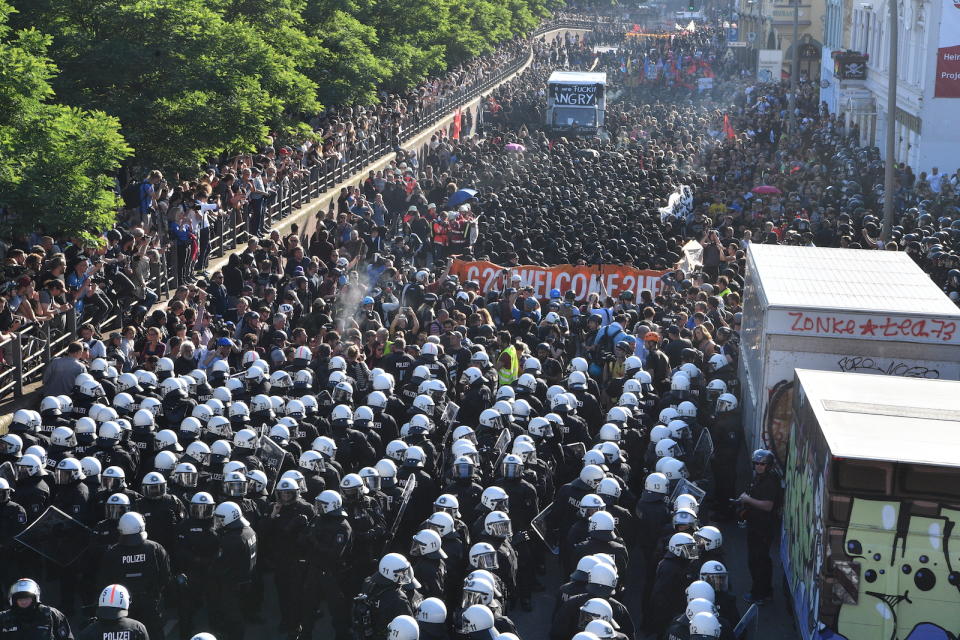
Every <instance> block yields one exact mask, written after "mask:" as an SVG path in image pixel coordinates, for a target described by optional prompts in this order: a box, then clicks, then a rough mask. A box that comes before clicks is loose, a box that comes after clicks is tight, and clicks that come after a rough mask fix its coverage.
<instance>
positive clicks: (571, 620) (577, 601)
mask: <svg viewBox="0 0 960 640" xmlns="http://www.w3.org/2000/svg"><path fill="white" fill-rule="evenodd" d="M595 588H596V587H593V586H591V587H590V590H589V591H587V592H586V593H581V594H580V595H576V596H574V597H572V598H570V599H569V600H567V601H566V602H564V603H563V604H561V605H560V607H559V609H558V610H557V614H556V615H555V616H554V618H553V624H552V625H551V627H550V640H567V639H568V638H570V637H572V636H573V635H574V634H575V633H577V632H578V631H582V629H580V628H579V625H578V623H579V621H580V607H582V606H583V605H584V604H585V603H586V602H587V600H590V599H591V598H603V599H605V600H606V601H607V602H609V603H610V607H611V608H612V609H613V619H614V621H615V622H616V623H617V624H618V625H619V631H620V633H622V634H624V635H625V636H626V637H627V638H628V639H629V640H632V639H633V637H634V625H633V618H632V617H631V616H630V612H629V611H627V608H626V607H625V606H624V605H623V604H622V603H621V602H620V601H619V600H617V599H615V598H614V597H613V596H612V595H603V594H598V593H595V592H594V593H591V591H593V590H594V589H595ZM608 591H609V590H608Z"/></svg>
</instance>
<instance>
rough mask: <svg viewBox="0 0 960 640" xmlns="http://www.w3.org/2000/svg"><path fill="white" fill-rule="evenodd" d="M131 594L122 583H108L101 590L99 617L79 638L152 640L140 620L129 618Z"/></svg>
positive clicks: (83, 639)
mask: <svg viewBox="0 0 960 640" xmlns="http://www.w3.org/2000/svg"><path fill="white" fill-rule="evenodd" d="M130 600H131V596H130V592H129V591H128V590H127V588H126V587H125V586H123V585H121V584H111V585H108V586H107V587H105V588H104V589H103V591H101V592H100V599H99V604H98V606H97V617H96V618H94V619H93V620H92V621H91V622H90V624H88V625H87V626H86V627H84V628H83V630H82V631H81V632H80V634H79V635H78V636H77V640H106V639H109V638H123V639H124V640H150V638H151V634H149V633H148V632H147V628H146V627H145V626H144V625H143V624H142V623H141V622H139V621H138V620H134V619H133V618H129V617H127V616H128V611H129V609H130V606H131V602H130Z"/></svg>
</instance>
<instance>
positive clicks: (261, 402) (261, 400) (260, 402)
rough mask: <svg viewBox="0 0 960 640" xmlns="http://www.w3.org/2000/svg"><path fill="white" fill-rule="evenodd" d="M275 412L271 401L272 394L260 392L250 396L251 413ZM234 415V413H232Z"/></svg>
mask: <svg viewBox="0 0 960 640" xmlns="http://www.w3.org/2000/svg"><path fill="white" fill-rule="evenodd" d="M272 412H273V403H272V402H271V401H270V396H268V395H267V394H265V393H258V394H257V395H255V396H253V397H252V398H250V413H272ZM231 417H233V414H231Z"/></svg>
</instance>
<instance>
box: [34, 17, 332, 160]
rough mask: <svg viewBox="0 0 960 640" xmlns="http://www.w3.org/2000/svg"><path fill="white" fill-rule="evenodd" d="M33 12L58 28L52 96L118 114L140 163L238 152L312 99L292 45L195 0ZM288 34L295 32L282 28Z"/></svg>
mask: <svg viewBox="0 0 960 640" xmlns="http://www.w3.org/2000/svg"><path fill="white" fill-rule="evenodd" d="M47 6H48V7H49V9H48V10H47V11H46V12H44V13H43V14H42V15H40V16H38V18H37V19H38V22H40V23H41V24H44V25H46V26H47V28H48V30H49V31H50V32H51V33H56V34H57V36H56V38H55V40H54V44H53V49H52V50H53V52H54V59H55V60H56V61H57V63H58V64H59V65H60V67H61V69H62V70H63V73H62V74H61V75H60V76H59V77H58V79H57V81H56V82H55V85H54V86H55V88H56V89H57V93H58V95H60V96H61V97H62V98H63V99H65V100H67V101H68V102H69V103H71V104H74V105H77V106H81V107H93V106H97V107H100V108H102V109H103V110H104V111H106V112H107V113H109V114H111V115H114V116H116V117H117V118H119V120H120V122H121V125H122V130H123V133H124V135H125V136H126V138H127V140H128V141H129V142H130V143H131V144H132V145H133V147H134V148H135V149H136V159H137V161H138V162H139V163H140V164H142V165H148V166H164V167H170V168H176V169H190V168H193V169H195V168H196V167H197V165H198V164H200V163H202V162H203V161H204V160H206V159H207V158H210V157H211V156H216V155H218V154H221V153H225V152H235V151H247V150H249V149H251V148H253V147H255V146H257V145H258V144H261V143H262V142H263V140H264V139H265V137H266V135H267V133H268V131H269V129H270V127H271V126H279V125H282V124H283V123H284V122H285V120H286V119H288V118H289V117H291V116H292V115H294V114H298V113H299V112H301V111H310V110H314V109H316V108H318V107H319V105H318V104H317V102H316V85H315V84H314V83H313V82H312V81H311V80H310V79H309V78H307V77H306V76H304V75H303V74H302V73H300V72H299V71H297V69H296V66H297V65H296V64H295V61H294V59H293V58H294V57H295V55H296V54H297V53H298V52H297V51H296V50H294V51H293V52H292V53H286V52H284V51H282V50H281V47H275V46H273V45H272V44H271V43H270V42H268V41H267V39H266V38H265V37H264V36H263V35H262V34H261V33H258V32H257V30H256V29H255V28H254V27H252V26H251V23H252V22H254V20H255V18H256V16H248V15H245V14H241V15H237V16H235V19H234V20H233V21H228V20H226V19H225V18H224V17H223V16H222V15H221V14H220V13H218V12H217V11H216V9H215V8H214V7H212V6H208V5H207V3H206V2H204V0H134V1H126V0H112V1H106V2H105V1H99V0H58V1H57V2H55V3H50V4H49V5H47ZM289 35H290V37H291V38H293V39H296V38H299V37H300V36H299V35H298V34H296V33H289Z"/></svg>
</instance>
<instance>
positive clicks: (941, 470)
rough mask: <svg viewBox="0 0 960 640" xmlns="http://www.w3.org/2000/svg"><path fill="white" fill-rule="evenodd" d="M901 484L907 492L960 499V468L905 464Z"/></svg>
mask: <svg viewBox="0 0 960 640" xmlns="http://www.w3.org/2000/svg"><path fill="white" fill-rule="evenodd" d="M899 485H900V487H899V488H900V490H901V491H902V492H903V493H906V494H911V495H918V496H924V497H927V496H930V497H942V498H948V499H950V500H951V501H960V469H956V468H949V467H930V466H924V465H916V464H911V465H906V464H905V465H902V466H901V468H900V482H899Z"/></svg>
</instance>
